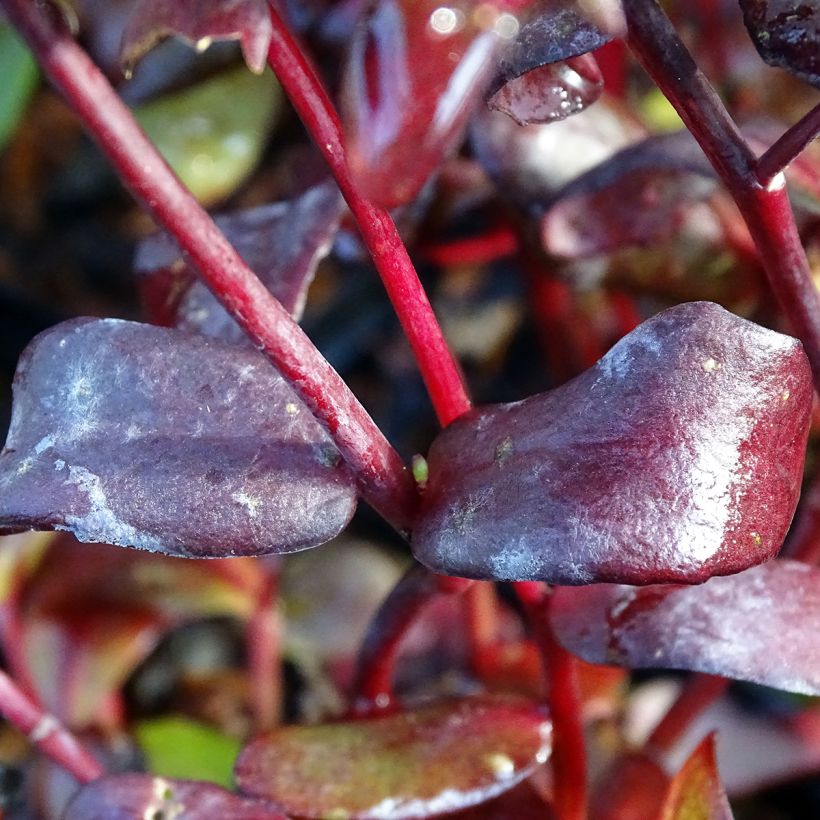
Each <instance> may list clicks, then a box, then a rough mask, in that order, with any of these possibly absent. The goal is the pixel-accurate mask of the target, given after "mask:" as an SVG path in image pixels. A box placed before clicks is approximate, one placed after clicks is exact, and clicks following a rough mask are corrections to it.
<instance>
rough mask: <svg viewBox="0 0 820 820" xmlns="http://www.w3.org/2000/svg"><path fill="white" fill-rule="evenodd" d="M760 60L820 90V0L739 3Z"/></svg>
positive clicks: (750, 1)
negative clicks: (819, 46)
mask: <svg viewBox="0 0 820 820" xmlns="http://www.w3.org/2000/svg"><path fill="white" fill-rule="evenodd" d="M740 6H741V8H742V9H743V18H744V21H745V23H746V28H747V29H748V30H749V34H750V35H751V38H752V40H753V41H754V44H755V47H756V48H757V50H758V51H759V52H760V56H761V57H762V58H763V59H764V60H765V61H766V62H767V63H769V64H770V65H774V66H779V67H780V68H785V69H786V70H787V71H790V72H791V73H792V74H795V75H796V76H798V77H800V78H801V79H802V80H805V81H806V82H807V83H811V84H812V85H814V86H817V87H820V48H818V42H820V0H740Z"/></svg>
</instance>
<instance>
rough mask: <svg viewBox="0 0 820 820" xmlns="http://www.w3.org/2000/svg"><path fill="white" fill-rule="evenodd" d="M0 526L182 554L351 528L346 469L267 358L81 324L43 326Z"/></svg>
mask: <svg viewBox="0 0 820 820" xmlns="http://www.w3.org/2000/svg"><path fill="white" fill-rule="evenodd" d="M0 491H1V492H0V531H3V532H15V531H20V530H24V529H63V530H70V531H71V532H73V533H74V534H75V535H76V536H77V538H78V539H79V540H81V541H100V542H104V543H110V544H119V545H121V546H131V547H139V548H141V549H148V550H152V551H156V552H164V553H167V554H171V555H179V556H185V557H194V556H200V557H210V558H214V557H228V556H231V555H258V554H262V553H268V552H293V551H295V550H299V549H306V548H308V547H311V546H316V545H317V544H320V543H323V542H324V541H327V540H328V539H330V538H332V537H333V536H334V535H336V534H337V533H338V532H339V531H340V530H341V529H343V528H344V526H345V525H346V524H347V522H348V520H349V519H350V516H351V515H352V514H353V510H354V509H355V505H356V491H355V486H354V480H353V477H352V476H351V474H350V472H349V471H348V470H347V468H346V467H345V466H344V465H343V464H342V463H341V458H340V456H339V453H338V451H337V450H336V448H335V447H334V445H333V443H332V441H331V440H330V438H329V437H328V435H327V434H326V433H325V432H324V430H322V428H321V427H320V426H319V425H318V423H317V422H316V421H315V419H314V418H313V417H312V416H311V415H310V413H309V412H308V410H307V409H306V408H305V407H304V405H303V404H302V403H301V402H300V401H299V399H298V398H297V397H296V394H295V393H294V392H293V391H292V390H291V388H290V387H289V386H288V385H287V383H286V382H285V380H284V379H283V378H282V377H281V376H280V375H279V374H278V373H277V371H276V370H275V369H274V368H273V367H272V366H271V365H270V363H269V362H268V361H267V360H266V359H265V358H264V356H262V355H261V354H260V353H257V352H256V351H251V350H244V349H241V348H238V347H236V346H235V345H229V344H225V343H223V342H218V341H216V340H212V339H206V338H205V337H202V336H199V335H194V334H189V333H183V332H181V331H176V330H167V329H164V328H157V327H152V326H149V325H139V324H134V323H130V322H121V321H116V320H89V319H85V320H82V319H81V320H75V321H71V322H67V323H65V324H62V325H58V326H57V327H56V328H53V329H52V330H50V331H46V332H45V333H43V334H41V335H40V336H38V337H37V338H36V339H35V341H34V342H33V343H32V344H31V345H30V346H29V348H28V349H27V351H26V352H25V353H24V355H23V357H22V358H21V360H20V364H19V365H18V371H17V376H16V380H15V396H14V408H13V415H12V422H11V428H10V430H9V436H8V440H7V442H6V447H5V450H4V451H3V453H2V455H0Z"/></svg>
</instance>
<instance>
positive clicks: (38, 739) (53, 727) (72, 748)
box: [0, 671, 105, 783]
mask: <svg viewBox="0 0 820 820" xmlns="http://www.w3.org/2000/svg"><path fill="white" fill-rule="evenodd" d="M0 712H2V713H3V715H4V716H5V717H6V719H7V720H8V721H9V722H10V723H12V724H13V725H14V726H16V727H17V728H18V729H19V730H20V731H21V732H22V733H23V734H24V735H26V737H27V738H28V739H29V740H30V741H31V743H33V744H34V745H35V746H36V747H37V748H38V749H39V750H40V751H41V752H43V754H45V755H46V756H48V757H49V758H51V760H53V761H54V762H55V763H56V764H57V765H59V766H60V767H62V768H63V769H65V770H66V771H67V772H68V773H69V774H70V775H71V776H72V777H74V778H75V779H76V780H78V781H79V782H80V783H90V782H91V781H92V780H96V779H97V778H98V777H102V776H103V775H104V774H105V771H104V770H103V768H102V766H101V765H100V764H99V763H98V762H97V761H96V759H95V758H94V756H93V755H92V754H91V752H89V751H88V750H87V749H86V748H85V747H84V746H83V745H82V744H81V743H80V741H79V740H77V738H75V737H74V735H72V734H71V733H70V732H69V731H68V729H66V728H65V726H63V725H62V723H60V721H59V720H57V718H56V717H54V715H50V714H48V713H47V712H44V711H43V710H42V709H41V708H40V707H39V706H38V705H37V704H36V703H35V702H34V701H33V700H32V699H31V698H30V697H29V696H28V695H26V694H24V693H23V692H22V691H21V690H20V689H19V688H18V686H17V684H15V683H14V681H13V680H12V679H11V678H10V677H9V676H8V675H7V674H6V673H5V672H2V671H0Z"/></svg>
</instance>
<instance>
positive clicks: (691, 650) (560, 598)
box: [553, 560, 820, 695]
mask: <svg viewBox="0 0 820 820" xmlns="http://www.w3.org/2000/svg"><path fill="white" fill-rule="evenodd" d="M553 612H554V615H553V625H554V628H555V632H556V636H557V638H558V640H559V641H560V642H561V643H562V644H563V645H564V646H565V647H566V648H567V649H569V650H570V652H572V653H574V654H576V655H579V656H580V657H582V658H584V659H585V660H588V661H590V662H592V663H596V662H597V663H603V662H607V663H614V664H618V665H622V666H624V665H625V666H630V667H633V668H635V667H648V668H670V669H688V670H692V671H698V672H707V673H709V674H715V675H722V676H723V677H727V678H736V679H738V680H748V681H752V682H753V683H761V684H764V685H765V686H771V687H774V688H776V689H784V690H786V691H789V692H802V693H805V694H810V695H817V694H820V646H818V645H817V642H816V640H815V638H814V627H813V624H814V623H816V620H814V619H815V617H817V618H820V570H817V569H816V568H814V567H810V566H808V565H806V564H802V563H799V562H797V561H789V560H778V561H773V562H770V563H768V564H763V565H762V566H759V567H753V568H752V569H748V570H746V571H745V572H742V573H739V574H737V575H731V576H728V577H726V578H710V579H709V580H708V581H706V583H704V584H702V585H700V586H692V587H689V586H653V587H645V588H634V587H624V586H613V585H608V584H607V585H600V586H594V587H585V588H584V589H577V590H569V591H565V590H560V591H559V592H558V593H557V596H556V599H555V606H554V610H553Z"/></svg>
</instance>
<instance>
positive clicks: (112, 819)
mask: <svg viewBox="0 0 820 820" xmlns="http://www.w3.org/2000/svg"><path fill="white" fill-rule="evenodd" d="M135 817H146V818H155V820H162V818H174V820H202V818H205V817H212V818H217V817H218V818H220V820H286V818H285V816H284V815H283V814H280V813H279V812H278V811H276V810H275V809H274V808H273V807H271V806H270V805H267V804H266V803H265V802H264V801H262V800H254V799H251V798H248V797H240V796H239V795H236V794H232V793H231V792H229V791H226V790H225V789H223V788H220V787H219V786H215V785H213V783H199V782H196V781H192V780H170V779H167V778H164V777H153V776H152V775H148V774H122V775H114V776H109V777H103V778H100V779H99V780H95V781H94V782H93V783H89V784H88V785H87V786H85V787H84V788H83V789H82V790H81V791H80V792H79V794H78V795H77V796H76V797H75V798H74V799H73V800H72V801H71V804H70V805H69V806H68V808H67V809H66V812H65V814H64V815H63V820H134V818H135Z"/></svg>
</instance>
